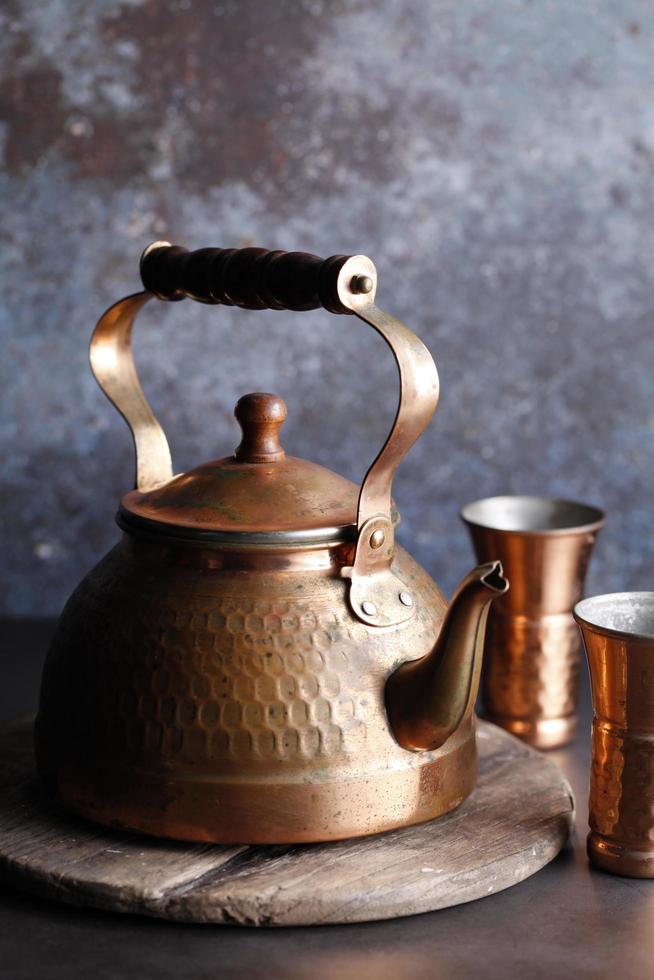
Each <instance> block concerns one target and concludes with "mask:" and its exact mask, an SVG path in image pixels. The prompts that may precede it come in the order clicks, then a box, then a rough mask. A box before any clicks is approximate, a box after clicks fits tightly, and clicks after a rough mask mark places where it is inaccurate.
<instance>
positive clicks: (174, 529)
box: [116, 504, 357, 548]
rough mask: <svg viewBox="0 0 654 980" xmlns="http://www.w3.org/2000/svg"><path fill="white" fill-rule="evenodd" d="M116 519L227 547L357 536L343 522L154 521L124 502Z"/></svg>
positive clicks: (139, 529) (138, 528)
mask: <svg viewBox="0 0 654 980" xmlns="http://www.w3.org/2000/svg"><path fill="white" fill-rule="evenodd" d="M116 523H117V524H118V526H119V527H120V528H121V530H123V531H126V532H127V533H137V534H138V533H141V534H146V535H148V536H149V537H157V538H172V539H173V540H175V541H180V542H183V541H188V542H195V543H204V544H211V545H222V546H223V547H225V548H248V547H250V548H252V547H277V548H293V547H295V548H302V547H304V548H307V547H313V546H317V545H329V544H341V543H345V542H347V541H351V540H353V539H355V538H356V534H357V525H356V524H342V525H338V526H334V527H322V528H300V529H297V530H286V531H242V530H240V531H225V530H220V531H218V530H210V529H207V528H198V527H188V526H185V525H183V524H171V523H168V522H166V521H155V520H152V519H151V518H149V517H143V516H142V515H140V514H134V513H133V512H131V511H129V510H127V508H125V507H124V506H123V505H122V504H121V505H120V507H119V508H118V511H117V513H116Z"/></svg>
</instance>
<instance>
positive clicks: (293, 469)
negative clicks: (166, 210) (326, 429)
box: [36, 243, 508, 844]
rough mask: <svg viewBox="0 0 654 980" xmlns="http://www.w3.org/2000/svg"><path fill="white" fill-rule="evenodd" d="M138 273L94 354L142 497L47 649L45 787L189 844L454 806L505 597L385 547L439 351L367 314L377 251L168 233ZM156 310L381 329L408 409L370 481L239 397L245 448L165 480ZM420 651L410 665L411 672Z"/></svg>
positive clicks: (493, 572) (428, 408) (403, 819)
mask: <svg viewBox="0 0 654 980" xmlns="http://www.w3.org/2000/svg"><path fill="white" fill-rule="evenodd" d="M143 279H144V284H145V285H146V287H147V290H146V292H144V293H141V294H137V295H135V296H131V297H127V298H126V299H124V300H121V301H120V302H119V303H117V304H115V306H113V307H111V308H110V309H109V310H108V311H107V312H106V313H105V314H104V316H103V317H102V318H101V319H100V321H99V323H98V325H97V327H96V330H95V333H94V337H93V340H92V344H91V362H92V367H93V371H94V373H95V376H96V378H97V380H98V381H99V383H100V385H101V387H102V388H103V390H104V391H105V393H106V394H107V395H108V396H109V398H110V399H111V400H112V402H113V403H114V405H115V406H116V407H117V408H118V409H119V411H120V412H121V414H122V415H123V416H124V417H125V419H126V420H127V422H128V424H129V426H130V428H131V430H132V434H133V437H134V442H135V447H136V481H135V482H136V488H135V489H134V490H131V491H129V492H128V493H126V494H125V495H124V496H123V498H122V501H121V505H120V509H119V514H118V522H119V524H120V526H121V528H122V529H123V531H124V535H123V538H122V540H121V541H120V543H119V544H118V545H116V547H115V548H114V549H113V550H112V551H111V552H110V553H109V554H108V555H107V556H106V557H105V558H104V559H103V560H102V561H101V562H100V563H99V565H98V566H97V567H96V568H95V569H94V570H93V571H92V572H90V574H89V575H88V576H87V577H86V578H85V579H84V581H83V582H82V583H81V585H80V586H79V587H78V589H77V590H76V591H75V592H74V594H73V595H72V597H71V599H70V600H69V602H68V604H67V606H66V608H65V610H64V612H63V614H62V616H61V619H60V622H59V626H58V628H57V631H56V633H55V636H54V640H53V643H52V646H51V649H50V651H49V654H48V658H47V661H46V665H45V669H44V674H43V684H42V691H41V700H40V707H39V715H38V718H37V724H36V748H37V757H38V761H39V766H40V768H41V771H42V773H43V774H44V776H45V777H46V779H47V780H48V781H49V783H50V784H51V785H53V786H54V788H55V789H56V791H57V792H58V794H59V798H60V799H61V800H62V802H63V803H64V804H65V805H67V806H69V807H71V808H72V809H74V810H76V811H77V812H79V813H81V814H83V815H85V816H87V817H90V818H92V819H95V820H98V821H100V822H102V823H107V824H112V825H115V826H120V827H125V828H129V829H133V830H141V831H145V832H147V833H150V834H156V835H161V836H166V837H175V838H181V839H187V840H200V841H216V842H221V843H252V844H257V843H293V842H306V841H320V840H329V839H334V838H343V837H350V836H356V835H361V834H370V833H375V832H378V831H382V830H387V829H390V828H392V827H398V826H403V825H406V824H411V823H417V822H420V821H424V820H428V819H431V818H433V817H436V816H438V815H440V814H442V813H445V812H447V811H448V810H451V809H452V808H453V807H455V806H457V805H458V804H459V803H461V802H462V800H464V799H465V797H466V796H467V795H468V794H469V793H470V792H471V790H472V788H473V786H474V783H475V778H476V771H477V761H476V760H477V754H476V745H475V718H474V701H475V696H476V691H477V681H478V676H479V670H480V659H481V651H482V646H483V630H484V625H485V621H486V615H487V611H488V605H489V604H490V602H491V600H492V599H493V598H494V597H495V596H496V595H500V594H501V593H502V592H504V591H506V589H507V587H508V586H507V583H506V581H505V580H504V579H503V577H502V574H501V568H500V566H499V563H498V562H491V563H488V564H486V565H484V566H482V567H480V568H479V569H476V570H474V571H473V572H471V573H470V574H469V575H468V576H466V578H465V579H464V580H463V582H462V584H461V587H460V589H459V590H458V592H457V593H456V595H455V598H454V601H453V603H452V604H451V605H450V607H449V609H448V608H447V604H446V602H445V600H444V599H443V596H442V595H441V593H440V592H439V590H438V588H437V587H436V585H435V584H434V583H433V582H432V581H431V579H430V578H429V577H428V575H427V574H426V573H425V572H424V571H423V570H422V569H421V568H420V567H419V566H418V565H417V564H416V563H415V562H414V561H413V560H412V559H411V558H410V556H409V555H408V554H407V553H406V552H405V551H403V550H402V549H401V548H399V547H398V546H397V545H396V543H395V539H394V532H395V524H396V523H397V520H398V515H397V513H396V512H395V509H394V507H393V506H392V499H391V482H392V477H393V473H394V471H395V468H396V467H397V465H398V463H399V462H400V461H401V459H402V458H403V456H404V454H405V453H406V452H407V451H408V449H409V448H410V446H411V445H412V444H413V442H415V440H416V439H417V438H418V436H419V435H420V433H421V432H422V430H423V429H424V427H425V426H426V425H427V423H428V422H429V420H430V418H431V415H432V414H433V411H434V409H435V407H436V403H437V399H438V375H437V373H436V368H435V365H434V363H433V360H432V358H431V355H430V354H429V352H428V351H427V349H426V347H425V346H424V344H422V343H421V341H420V340H419V339H418V338H417V337H416V336H415V334H413V333H412V332H411V331H410V330H409V329H408V328H407V327H405V326H404V325H403V324H401V323H399V322H398V321H396V320H394V319H393V318H392V317H391V316H389V315H388V314H387V313H384V312H383V311H382V310H379V309H378V308H377V307H376V306H375V304H374V296H375V288H376V273H375V269H374V266H373V264H372V262H371V261H370V260H369V259H367V258H366V257H364V256H355V257H352V258H348V257H347V256H334V257H332V258H331V259H327V260H322V259H319V258H316V257H315V256H306V255H302V254H300V253H288V254H287V253H282V252H266V251H265V250H263V249H245V250H242V251H240V252H239V251H237V250H233V249H232V250H221V249H206V250H201V251H200V252H195V253H188V252H186V251H185V250H184V249H179V248H173V247H172V246H168V245H165V244H163V245H162V244H161V243H157V245H156V246H155V247H154V248H153V249H148V250H146V253H145V257H144V260H143ZM154 296H157V297H158V298H160V299H168V300H171V299H181V298H183V297H184V296H191V297H193V298H195V299H201V300H202V301H203V302H206V303H229V304H235V305H239V306H245V307H247V308H250V309H261V308H263V307H264V306H271V307H272V308H275V309H282V308H290V309H295V310H303V309H311V308H313V307H317V306H323V307H325V308H326V309H328V310H330V311H331V312H337V313H355V314H356V315H357V316H358V317H359V318H360V319H361V320H363V321H364V322H366V323H369V324H370V325H371V326H373V327H374V329H375V330H376V331H377V332H378V333H379V334H380V335H381V336H382V337H383V338H384V340H385V341H386V343H387V344H388V346H389V347H390V349H391V351H392V353H393V356H394V358H395V360H396V362H397V365H398V369H399V377H400V400H399V406H398V410H397V414H396V417H395V421H394V423H393V426H392V429H391V432H390V433H389V436H388V438H387V440H386V442H385V443H384V446H383V447H382V449H381V451H380V452H379V453H378V455H377V457H376V459H375V460H374V461H373V463H372V465H371V466H370V467H369V469H368V471H367V473H366V475H365V477H364V479H363V482H362V485H361V486H360V487H359V486H356V485H354V484H352V483H350V482H349V481H347V480H345V479H343V478H342V477H340V476H338V475H337V474H334V473H331V472H329V471H328V470H326V469H324V468H323V467H321V466H319V465H318V464H316V463H313V462H309V461H307V460H301V459H294V458H293V457H290V456H287V455H286V453H285V452H284V449H283V447H282V446H281V444H280V442H279V438H278V436H279V429H280V426H281V424H282V423H283V421H284V418H285V417H286V406H285V405H284V402H283V401H282V400H281V399H280V398H278V397H277V396H275V395H271V394H267V393H261V392H258V393H254V394H250V395H247V396H244V397H243V398H242V399H241V400H240V401H239V403H238V405H237V407H236V413H235V414H236V416H237V419H238V421H239V423H240V425H241V428H242V439H241V442H240V444H239V446H238V448H237V449H236V451H235V452H234V454H233V455H232V456H227V457H223V458H221V459H217V460H212V461H210V462H208V463H205V464H202V465H201V466H198V467H195V468H194V469H192V470H190V471H188V472H186V473H183V474H179V475H177V476H174V475H173V469H172V462H171V457H170V452H169V449H168V443H167V441H166V437H165V435H164V432H163V430H162V428H161V426H160V425H159V423H158V422H157V420H156V418H155V417H154V415H153V414H152V411H151V409H150V407H149V406H148V404H147V402H146V400H145V398H144V396H143V392H142V391H141V388H140V384H139V381H138V376H137V373H136V367H135V365H134V361H133V358H132V352H131V346H130V342H131V331H132V324H133V320H134V317H135V316H136V314H137V313H138V311H139V310H140V308H141V307H142V306H143V305H144V304H145V303H146V302H148V301H149V300H151V299H152V298H154ZM441 634H442V635H441ZM412 661H417V663H418V666H419V667H420V668H421V669H420V670H419V671H417V672H416V671H414V670H403V669H402V668H403V666H404V665H406V664H408V663H409V662H412ZM396 674H397V675H398V678H399V679H398V681H397V683H395V684H394V683H393V679H394V678H395V675H396ZM426 677H429V678H431V679H432V681H433V683H432V684H431V689H430V690H429V691H428V692H426V685H425V678H426ZM426 693H428V695H429V696H428V697H425V694H426Z"/></svg>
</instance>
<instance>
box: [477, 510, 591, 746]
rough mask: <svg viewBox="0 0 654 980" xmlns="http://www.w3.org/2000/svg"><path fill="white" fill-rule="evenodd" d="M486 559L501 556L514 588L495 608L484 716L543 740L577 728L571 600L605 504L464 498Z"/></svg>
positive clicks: (564, 737) (566, 737)
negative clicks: (472, 500) (474, 500)
mask: <svg viewBox="0 0 654 980" xmlns="http://www.w3.org/2000/svg"><path fill="white" fill-rule="evenodd" d="M461 517H462V519H463V521H464V522H465V524H466V525H467V527H468V531H469V532H470V536H471V538H472V542H473V545H474V548H475V552H476V554H477V558H478V560H479V561H488V560H490V559H493V558H499V559H500V560H501V562H502V564H503V566H504V569H505V571H506V574H507V576H508V578H509V581H510V582H511V591H510V592H509V593H508V594H507V595H506V596H503V597H502V598H501V599H500V600H499V601H498V602H497V603H495V605H494V606H493V608H492V609H491V612H490V615H489V618H488V631H487V637H486V648H485V652H484V667H483V671H482V698H483V706H484V717H486V718H488V719H489V720H490V721H493V722H494V723H495V724H496V725H501V726H502V727H503V728H505V729H506V730H507V731H509V732H511V733H512V734H513V735H517V736H518V738H521V739H523V741H525V742H528V743H529V744H530V745H533V746H535V747H536V748H539V749H551V748H557V747H559V746H562V745H566V744H567V743H568V742H570V741H571V740H572V739H573V738H574V736H575V733H576V730H577V724H578V717H577V704H578V697H579V668H580V662H581V650H580V643H579V631H578V630H577V628H576V626H575V623H574V620H573V618H572V607H573V606H574V604H575V602H577V600H578V599H580V598H581V596H582V593H583V587H584V581H585V578H586V571H587V569H588V563H589V561H590V557H591V553H592V550H593V546H594V544H595V540H596V538H597V535H598V533H599V531H600V529H601V528H602V527H603V525H604V514H603V512H602V511H601V510H599V509H598V508H596V507H590V506H587V505H586V504H580V503H576V502H574V501H569V500H556V499H549V498H544V497H517V496H516V497H491V498H488V499H486V500H478V501H476V502H475V503H472V504H468V505H467V506H466V507H464V508H463V510H462V512H461Z"/></svg>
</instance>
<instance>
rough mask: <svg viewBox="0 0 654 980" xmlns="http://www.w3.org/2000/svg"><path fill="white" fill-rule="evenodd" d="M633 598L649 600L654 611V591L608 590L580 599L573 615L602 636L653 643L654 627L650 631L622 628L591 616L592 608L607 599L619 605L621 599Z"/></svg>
mask: <svg viewBox="0 0 654 980" xmlns="http://www.w3.org/2000/svg"><path fill="white" fill-rule="evenodd" d="M633 599H645V600H649V601H650V602H651V604H652V612H653V613H654V592H606V593H604V594H603V595H593V596H587V597H586V598H585V599H580V600H579V602H578V603H577V604H576V605H575V607H574V609H573V610H572V615H573V616H574V618H575V620H576V621H577V623H579V625H580V626H583V627H585V628H586V629H588V630H590V631H591V632H592V633H597V634H599V635H600V636H614V637H617V638H618V639H621V640H628V641H629V642H632V643H633V642H634V641H643V642H647V643H652V642H654V627H653V628H652V632H649V633H646V632H641V631H640V630H621V629H616V628H615V627H613V626H603V625H602V624H601V623H600V622H598V619H597V616H595V617H594V618H589V617H591V616H592V610H593V609H594V608H595V607H596V606H601V604H602V603H606V602H607V600H612V601H613V602H614V603H615V604H616V605H617V604H619V603H620V601H624V602H626V601H628V600H629V601H632V600H633Z"/></svg>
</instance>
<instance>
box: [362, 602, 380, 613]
mask: <svg viewBox="0 0 654 980" xmlns="http://www.w3.org/2000/svg"><path fill="white" fill-rule="evenodd" d="M361 608H362V609H363V611H364V613H365V614H366V616H376V615H377V606H376V605H375V604H374V602H370V600H369V599H366V601H365V602H362V603H361Z"/></svg>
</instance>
